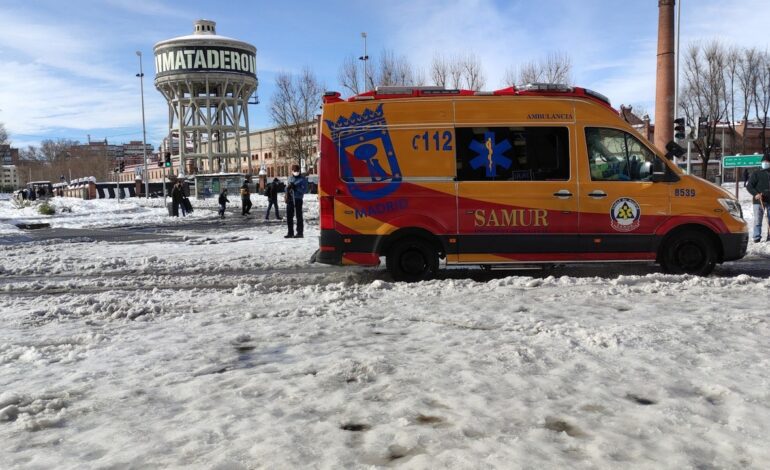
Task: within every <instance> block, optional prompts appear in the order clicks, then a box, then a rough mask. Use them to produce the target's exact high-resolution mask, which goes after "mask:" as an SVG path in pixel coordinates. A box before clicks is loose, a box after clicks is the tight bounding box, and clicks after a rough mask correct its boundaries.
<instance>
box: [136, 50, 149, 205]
mask: <svg viewBox="0 0 770 470" xmlns="http://www.w3.org/2000/svg"><path fill="white" fill-rule="evenodd" d="M136 55H138V56H139V74H138V75H137V76H138V77H139V90H141V95H142V154H143V155H144V173H143V174H142V179H143V180H144V197H145V199H149V197H150V182H149V181H148V180H149V173H147V129H146V128H145V125H144V71H143V70H142V51H136Z"/></svg>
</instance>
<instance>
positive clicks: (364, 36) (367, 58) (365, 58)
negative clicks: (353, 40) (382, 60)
mask: <svg viewBox="0 0 770 470" xmlns="http://www.w3.org/2000/svg"><path fill="white" fill-rule="evenodd" d="M361 37H362V38H364V55H362V56H361V57H359V58H358V60H361V61H363V62H364V89H363V90H362V91H366V89H367V86H368V85H367V84H366V73H367V70H366V62H367V61H368V60H369V56H368V55H366V33H361Z"/></svg>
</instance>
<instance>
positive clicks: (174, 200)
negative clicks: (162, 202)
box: [171, 181, 184, 217]
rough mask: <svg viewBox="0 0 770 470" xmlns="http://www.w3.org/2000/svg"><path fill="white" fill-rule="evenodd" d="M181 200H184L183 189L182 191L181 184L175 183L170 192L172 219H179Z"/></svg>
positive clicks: (179, 182)
mask: <svg viewBox="0 0 770 470" xmlns="http://www.w3.org/2000/svg"><path fill="white" fill-rule="evenodd" d="M182 199H184V189H182V182H181V181H177V182H176V183H174V188H173V189H172V190H171V215H172V216H173V217H179V205H180V204H182Z"/></svg>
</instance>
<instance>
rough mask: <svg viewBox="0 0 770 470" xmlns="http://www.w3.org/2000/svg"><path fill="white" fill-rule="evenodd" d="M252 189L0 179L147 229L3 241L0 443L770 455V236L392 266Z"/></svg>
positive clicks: (440, 463)
mask: <svg viewBox="0 0 770 470" xmlns="http://www.w3.org/2000/svg"><path fill="white" fill-rule="evenodd" d="M231 199H237V198H231ZM742 199H743V202H744V212H745V213H747V216H748V217H749V218H750V217H751V211H750V210H749V209H750V203H749V202H748V198H747V197H746V196H745V195H742ZM253 200H254V203H255V207H254V208H253V209H252V214H255V213H256V214H257V215H258V218H256V219H255V218H251V219H247V220H245V221H244V220H243V219H242V218H241V217H240V215H239V212H238V213H237V214H236V213H235V212H231V213H229V214H228V219H226V220H225V221H224V222H220V221H218V220H216V218H215V208H214V204H213V201H207V202H206V203H201V202H199V201H193V202H194V204H195V205H196V211H195V212H194V213H193V214H192V216H191V217H189V218H184V219H183V218H179V219H172V218H169V217H167V216H166V215H165V209H164V208H162V200H150V201H141V200H132V201H123V202H121V204H120V208H118V205H117V202H116V201H114V200H113V201H104V200H102V201H77V200H74V199H60V200H56V201H55V205H56V206H57V208H58V209H61V208H63V207H67V208H69V212H62V211H61V210H57V215H55V216H53V217H44V216H40V215H37V214H36V213H35V212H34V210H33V209H31V208H25V209H21V210H19V209H14V208H12V207H11V204H10V202H9V201H0V241H1V240H2V239H3V238H4V237H3V235H5V239H6V240H18V239H17V238H14V237H17V236H20V234H23V233H24V232H21V231H19V230H18V229H17V228H16V227H15V226H14V225H12V223H11V222H12V221H15V222H19V221H21V222H27V223H34V222H43V221H45V222H48V223H51V224H52V225H53V226H54V227H61V228H71V229H81V228H85V229H94V230H98V229H105V228H110V230H113V231H114V230H115V229H114V228H115V227H120V229H119V230H123V231H125V232H126V233H127V234H128V233H144V232H142V230H143V228H145V227H148V226H153V227H155V229H156V230H155V231H156V232H160V236H156V235H155V233H152V234H150V235H152V237H150V238H147V239H143V240H131V239H128V238H127V239H126V241H121V240H111V241H98V240H95V239H92V238H89V237H88V236H83V237H80V238H74V239H68V240H64V239H62V240H45V241H34V242H26V243H16V242H13V243H11V242H8V243H5V244H3V243H0V321H2V328H0V462H2V463H0V467H2V468H41V469H42V468H46V469H48V468H73V469H74V468H78V469H79V468H157V467H177V468H179V467H185V468H187V467H190V468H218V469H240V468H271V469H272V468H307V467H311V468H368V467H378V466H403V467H406V468H537V469H540V468H656V469H657V468H677V469H678V468H704V469H706V468H767V467H768V463H770V446H768V445H767V436H768V435H770V341H769V340H768V338H770V314H768V311H769V309H767V308H766V307H765V303H766V292H767V290H768V288H770V280H769V279H768V274H769V273H770V247H769V246H768V245H767V244H764V243H763V244H754V243H751V242H750V244H749V255H748V256H747V257H746V259H744V260H742V261H739V262H734V263H727V264H725V265H723V266H720V267H718V268H717V270H716V271H715V274H714V275H712V276H711V277H708V278H697V277H691V276H671V275H664V274H660V273H658V272H657V270H655V269H654V268H649V267H628V268H627V269H626V268H615V269H614V270H613V272H612V273H611V274H607V272H604V271H602V270H600V269H597V268H592V269H582V268H581V269H571V268H566V269H564V270H559V271H558V272H557V273H556V274H555V275H547V274H544V273H540V272H534V273H533V272H504V273H492V274H489V273H484V274H483V275H482V274H481V273H480V272H471V273H470V275H466V274H467V273H461V275H453V274H452V272H449V273H444V275H442V276H441V277H440V278H439V279H437V280H434V281H430V282H424V283H417V284H399V283H392V282H390V281H389V279H388V276H387V275H386V274H385V273H384V271H383V270H382V269H372V270H363V269H345V268H331V267H328V266H319V265H310V264H308V259H309V257H310V255H311V254H312V253H313V251H314V250H315V249H316V248H317V244H318V241H317V235H318V226H317V223H318V222H317V220H318V205H317V201H315V200H314V199H313V198H311V199H310V200H307V202H306V216H307V219H308V227H307V229H306V232H305V236H306V238H304V239H288V240H287V239H284V238H283V235H284V234H285V227H284V225H283V224H282V223H280V222H276V221H269V222H264V221H262V220H261V217H262V214H263V210H264V207H265V205H266V204H265V199H264V198H262V197H259V196H253ZM206 206H207V207H206ZM232 210H233V211H235V210H238V203H237V202H236V203H235V204H233V209H232ZM281 210H282V211H283V207H282V208H281ZM282 215H283V214H282ZM766 264H767V265H768V266H767V267H765V266H766ZM749 267H750V269H749ZM618 272H622V273H623V274H618ZM756 273H759V275H755V274H756Z"/></svg>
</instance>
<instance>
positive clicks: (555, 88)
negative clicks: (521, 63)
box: [516, 83, 574, 93]
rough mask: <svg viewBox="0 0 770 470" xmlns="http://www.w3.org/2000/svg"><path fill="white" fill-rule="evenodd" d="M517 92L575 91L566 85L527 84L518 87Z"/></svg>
mask: <svg viewBox="0 0 770 470" xmlns="http://www.w3.org/2000/svg"><path fill="white" fill-rule="evenodd" d="M516 91H561V92H565V93H572V92H573V91H574V89H573V88H572V87H571V86H569V85H565V84H564V83H527V84H526V85H517V86H516Z"/></svg>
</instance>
